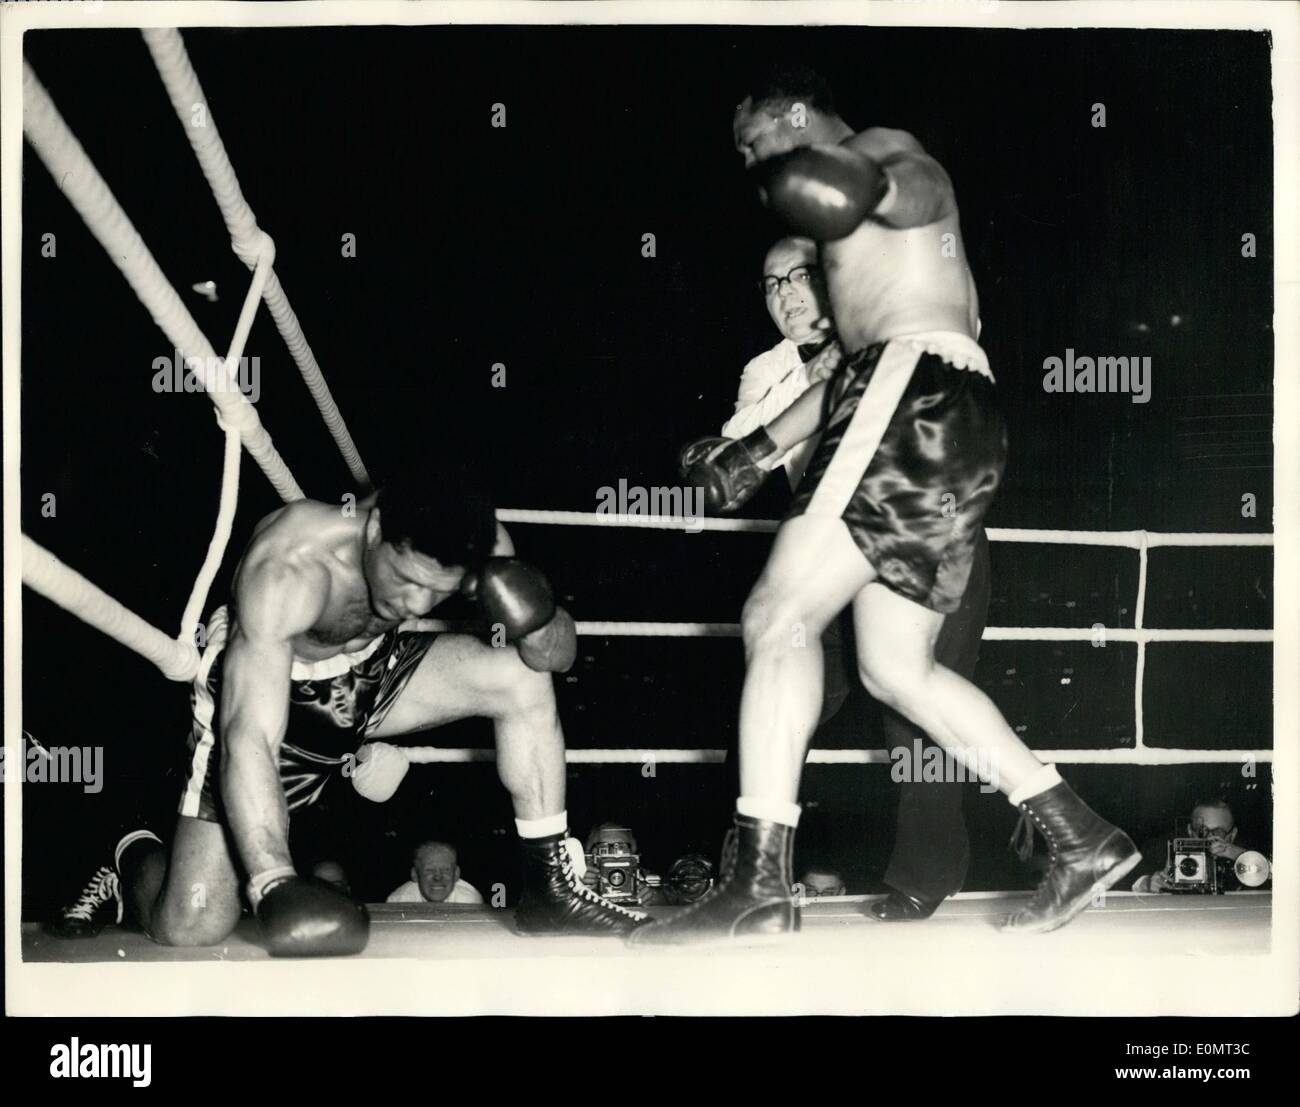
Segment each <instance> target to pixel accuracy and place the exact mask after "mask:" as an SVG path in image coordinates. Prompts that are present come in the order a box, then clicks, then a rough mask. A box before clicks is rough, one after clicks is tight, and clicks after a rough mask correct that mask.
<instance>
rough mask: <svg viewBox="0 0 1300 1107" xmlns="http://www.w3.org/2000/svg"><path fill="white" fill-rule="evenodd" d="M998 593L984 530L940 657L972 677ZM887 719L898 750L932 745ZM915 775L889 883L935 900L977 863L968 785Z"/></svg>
mask: <svg viewBox="0 0 1300 1107" xmlns="http://www.w3.org/2000/svg"><path fill="white" fill-rule="evenodd" d="M990 592H991V580H990V566H989V543H988V538H987V537H985V535H984V534H983V533H982V532H981V534H980V536H979V540H978V541H977V542H976V545H975V556H974V559H973V561H972V565H971V571H970V577H969V579H968V580H967V583H966V590H965V592H963V593H962V598H961V606H960V607H959V608H958V609H957V610H956V611H954V612H953V613H952V614H950V615H947V616H945V617H944V620H943V624H942V626H941V627H940V628H939V634H938V637H937V638H936V640H935V647H934V657H935V660H936V661H937V662H938V663H939V664H940V665H944V666H946V667H947V668H949V669H951V670H952V671H953V672H955V673H957V674H959V675H960V676H963V677H965V678H966V679H967V680H974V679H975V666H976V663H977V662H978V661H979V651H980V641H981V639H982V638H983V635H984V626H985V623H986V622H987V619H988V608H989V595H990ZM854 606H855V607H856V606H857V601H855V604H854ZM883 722H884V731H885V745H886V747H887V748H888V749H890V750H891V751H892V750H894V749H905V750H906V751H907V755H908V757H909V758H910V757H911V756H912V755H913V751H914V749H915V748H916V746H915V744H916V743H917V742H920V743H921V744H922V748H923V749H924V748H926V747H927V746H929V745H931V743H930V739H929V738H928V737H927V736H926V735H925V732H924V731H922V730H921V729H920V728H919V727H917V726H916V725H915V724H914V723H912V722H910V721H908V720H907V719H905V718H904V717H903V716H902V715H900V714H898V712H896V711H894V710H892V709H891V708H886V709H885V710H884V712H883ZM914 775H915V776H916V779H912V780H907V781H903V782H900V784H899V785H898V817H897V820H896V824H895V831H894V849H893V852H892V853H891V855H890V858H889V865H888V867H887V868H886V869H885V883H886V884H887V885H889V887H891V888H896V889H898V891H900V892H903V893H904V894H906V895H909V896H913V897H915V898H917V899H921V900H925V901H928V902H930V903H935V902H938V901H939V900H941V899H944V898H946V897H947V896H950V895H952V894H953V893H954V892H957V891H959V890H960V889H961V886H962V884H963V883H965V880H966V873H967V870H968V868H969V866H970V835H969V834H968V832H967V830H966V820H965V818H964V817H963V816H962V800H963V798H964V795H963V793H964V790H965V787H966V786H965V785H964V784H961V783H959V782H956V781H943V782H939V781H925V780H921V779H919V774H914Z"/></svg>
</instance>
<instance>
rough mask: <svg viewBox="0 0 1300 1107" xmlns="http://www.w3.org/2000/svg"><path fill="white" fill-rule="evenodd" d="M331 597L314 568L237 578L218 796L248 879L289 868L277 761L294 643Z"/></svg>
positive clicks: (272, 569)
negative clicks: (234, 620)
mask: <svg viewBox="0 0 1300 1107" xmlns="http://www.w3.org/2000/svg"><path fill="white" fill-rule="evenodd" d="M328 597H329V575H328V573H327V572H326V571H325V569H324V568H322V567H320V566H311V567H308V568H299V567H291V568H290V567H285V566H283V565H281V564H273V565H265V566H254V567H252V568H251V569H249V570H247V571H246V572H244V573H241V579H240V580H239V583H238V587H237V593H236V609H237V611H238V613H239V621H238V625H237V626H236V628H235V631H234V634H233V635H232V636H231V639H230V644H229V645H228V646H227V647H226V650H225V653H224V655H223V657H222V664H223V666H224V668H223V670H222V690H221V732H222V758H221V795H222V799H223V800H224V801H225V806H226V812H227V815H228V817H229V820H230V830H231V834H232V836H233V837H234V841H235V847H236V849H237V850H238V852H239V857H240V860H241V861H242V862H243V863H244V867H245V869H246V870H247V872H248V874H249V875H250V876H254V875H256V874H258V873H263V872H267V871H268V870H270V869H278V868H281V867H284V866H292V864H293V862H292V860H291V859H290V856H289V812H288V805H287V803H286V802H285V797H284V789H283V787H282V786H281V784H280V773H279V769H278V767H277V760H278V757H279V752H280V745H281V743H282V742H283V741H284V734H285V728H286V726H287V725H288V721H289V680H290V674H291V668H292V665H293V645H292V642H293V638H294V636H295V635H298V634H301V633H303V632H304V631H307V630H309V629H311V627H312V626H313V625H314V624H315V622H316V620H317V619H318V618H319V617H320V614H321V612H322V610H323V609H324V607H325V603H326V601H327V599H328Z"/></svg>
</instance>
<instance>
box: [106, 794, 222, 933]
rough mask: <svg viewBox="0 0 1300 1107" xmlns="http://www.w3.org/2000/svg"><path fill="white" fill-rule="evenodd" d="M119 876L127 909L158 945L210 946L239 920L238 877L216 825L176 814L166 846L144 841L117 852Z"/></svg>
mask: <svg viewBox="0 0 1300 1107" xmlns="http://www.w3.org/2000/svg"><path fill="white" fill-rule="evenodd" d="M121 880H122V895H123V898H124V899H125V900H126V904H127V910H128V911H129V912H130V913H131V915H132V916H133V917H134V918H135V920H136V921H137V922H139V924H140V926H141V927H142V928H143V929H144V931H145V932H146V933H147V934H148V935H149V936H150V937H151V938H153V940H154V941H156V942H159V943H161V944H162V945H169V946H210V945H215V944H216V943H218V942H220V941H222V940H224V939H225V938H226V937H227V936H228V935H229V934H230V932H231V931H232V930H234V929H235V924H236V923H237V922H238V921H239V913H240V898H239V877H238V876H237V874H236V872H235V865H234V862H233V860H232V859H231V853H230V844H229V840H228V838H227V837H226V830H225V828H224V827H222V826H221V825H220V824H218V823H212V822H207V821H205V820H203V819H194V818H190V817H189V816H187V815H181V816H179V817H178V818H177V820H176V834H175V836H174V837H173V839H172V843H171V846H170V848H167V847H164V846H162V845H160V844H159V843H158V842H156V841H148V842H140V843H138V844H136V845H133V846H130V847H129V848H128V849H126V850H125V851H124V852H123V857H122V871H121Z"/></svg>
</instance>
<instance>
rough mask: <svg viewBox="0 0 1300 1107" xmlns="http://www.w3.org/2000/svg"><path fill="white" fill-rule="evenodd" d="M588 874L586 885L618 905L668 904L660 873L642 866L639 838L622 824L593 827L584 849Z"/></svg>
mask: <svg viewBox="0 0 1300 1107" xmlns="http://www.w3.org/2000/svg"><path fill="white" fill-rule="evenodd" d="M584 853H585V855H586V864H587V871H586V872H585V873H583V875H582V882H583V883H584V884H586V885H587V887H588V888H590V889H592V891H594V892H596V894H597V895H601V896H604V897H605V898H606V899H608V900H612V901H613V902H614V903H619V904H625V905H635V906H637V907H654V906H658V905H660V904H662V903H664V902H665V900H664V896H663V893H662V892H661V890H660V889H661V887H662V884H663V881H662V880H661V879H660V877H659V875H658V874H657V873H653V872H651V871H650V870H649V869H647V868H645V867H644V866H643V865H642V864H641V855H640V852H639V850H638V848H637V842H636V835H635V834H633V833H632V830H631V828H630V827H627V826H624V825H623V824H622V823H616V822H608V823H600V824H598V825H597V826H593V827H592V828H591V833H590V834H588V835H587V841H586V845H585V849H584Z"/></svg>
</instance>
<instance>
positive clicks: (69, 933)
mask: <svg viewBox="0 0 1300 1107" xmlns="http://www.w3.org/2000/svg"><path fill="white" fill-rule="evenodd" d="M147 842H154V843H157V842H158V836H157V835H156V834H154V833H153V832H152V831H149V830H134V831H132V832H131V833H129V834H124V835H122V837H121V838H120V839H119V840H118V843H117V846H116V847H115V848H114V850H113V864H112V865H101V866H100V867H99V868H97V869H96V870H95V872H94V874H93V875H92V876H91V878H90V879H89V880H88V881H86V885H85V887H83V888H82V890H81V894H80V895H79V896H78V897H77V898H76V900H75V901H74V902H73V904H72V905H71V906H70V907H65V908H63V910H61V911H60V912H59V913H58V914H57V915H55V916H54V918H52V919H50V920H48V921H47V922H46V923H45V926H44V927H43V929H44V930H45V932H46V933H47V934H51V935H53V936H54V937H56V938H93V937H94V936H95V935H96V934H98V933H99V932H100V931H101V930H102V929H103V928H104V927H105V926H107V925H108V924H109V923H113V924H115V925H117V926H121V925H122V916H123V914H124V907H125V904H124V900H123V898H122V881H121V877H120V876H119V874H120V873H121V871H122V869H121V865H122V856H123V854H124V853H125V852H126V851H127V850H128V849H129V848H130V847H131V846H133V845H136V844H137V843H147Z"/></svg>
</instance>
